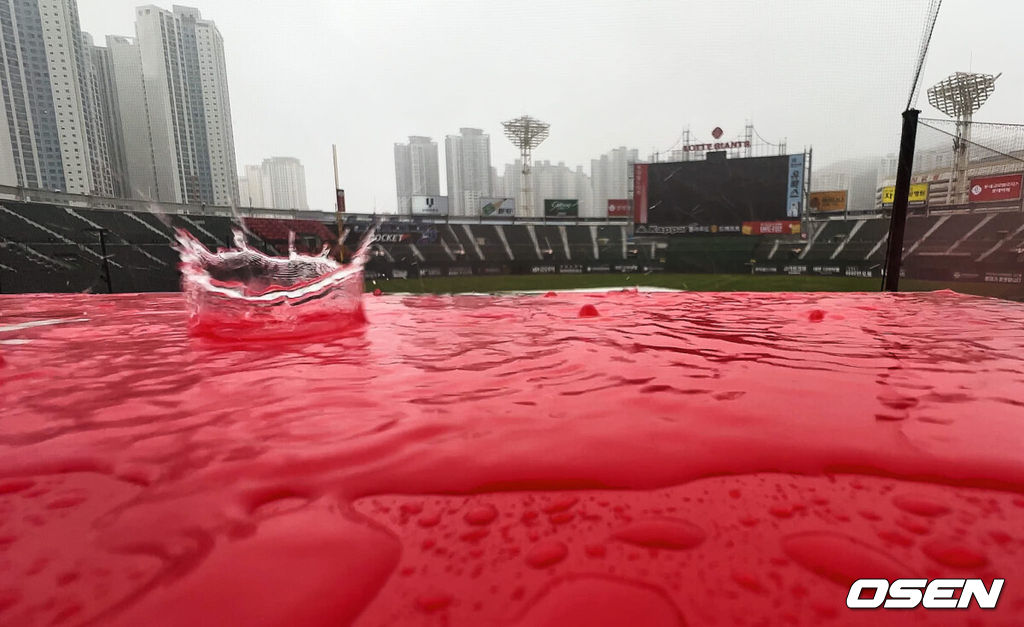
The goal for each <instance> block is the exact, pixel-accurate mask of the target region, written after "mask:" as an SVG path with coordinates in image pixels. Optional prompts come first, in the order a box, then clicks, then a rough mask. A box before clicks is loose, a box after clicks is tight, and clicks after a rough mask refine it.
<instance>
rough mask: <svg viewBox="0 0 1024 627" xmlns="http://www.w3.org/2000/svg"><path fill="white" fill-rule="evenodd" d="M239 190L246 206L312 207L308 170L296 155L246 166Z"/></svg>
mask: <svg viewBox="0 0 1024 627" xmlns="http://www.w3.org/2000/svg"><path fill="white" fill-rule="evenodd" d="M238 190H239V198H240V201H241V205H242V206H243V207H256V208H263V209H291V210H294V209H309V201H308V200H307V198H306V169H305V168H304V167H303V166H302V162H301V161H299V160H298V159H295V158H293V157H272V158H270V159H264V160H263V163H262V164H261V165H247V166H245V174H243V175H242V176H240V177H238Z"/></svg>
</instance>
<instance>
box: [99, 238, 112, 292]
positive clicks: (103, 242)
mask: <svg viewBox="0 0 1024 627" xmlns="http://www.w3.org/2000/svg"><path fill="white" fill-rule="evenodd" d="M99 231H100V251H101V252H102V253H103V278H105V279H106V280H107V293H108V294H113V293H114V286H113V285H112V283H111V280H110V263H109V262H108V260H107V238H106V237H105V236H104V233H105V232H106V231H105V230H104V229H100V230H99Z"/></svg>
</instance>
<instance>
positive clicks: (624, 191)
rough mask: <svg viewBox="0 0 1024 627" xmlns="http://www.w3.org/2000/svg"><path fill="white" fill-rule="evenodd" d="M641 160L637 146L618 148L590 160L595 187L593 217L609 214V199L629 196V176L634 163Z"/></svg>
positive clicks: (592, 181)
mask: <svg viewBox="0 0 1024 627" xmlns="http://www.w3.org/2000/svg"><path fill="white" fill-rule="evenodd" d="M638 160H639V152H638V151H637V149H635V148H626V147H625V146H623V147H621V148H616V149H614V150H612V151H610V152H608V153H607V154H604V155H601V157H600V158H599V159H592V160H591V161H590V179H591V186H592V189H593V205H592V207H593V209H592V216H593V217H604V216H606V215H607V210H608V200H609V199H612V200H616V199H625V198H629V194H630V193H631V190H630V189H629V177H630V174H631V169H632V167H633V166H632V164H634V163H636V162H637V161H638Z"/></svg>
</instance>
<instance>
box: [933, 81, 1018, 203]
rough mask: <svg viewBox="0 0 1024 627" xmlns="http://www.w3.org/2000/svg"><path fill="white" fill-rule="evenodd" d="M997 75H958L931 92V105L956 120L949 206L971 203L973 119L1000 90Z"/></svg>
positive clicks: (947, 198)
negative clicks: (969, 167)
mask: <svg viewBox="0 0 1024 627" xmlns="http://www.w3.org/2000/svg"><path fill="white" fill-rule="evenodd" d="M1000 76H1002V74H997V75H995V76H992V75H991V74H974V73H971V72H955V73H954V74H951V75H950V76H949V77H948V78H946V79H945V80H943V81H941V82H939V83H936V84H935V85H933V86H932V87H930V88H929V89H928V104H930V105H931V106H933V107H935V108H936V109H938V110H939V111H942V112H943V113H945V114H946V115H948V116H949V117H951V118H953V119H955V120H956V135H955V136H954V138H953V171H952V174H951V176H950V181H949V187H948V191H947V192H946V203H947V204H949V202H950V200H951V197H953V198H955V199H956V203H957V204H961V203H966V202H967V181H968V178H967V167H968V158H969V154H968V153H969V146H970V143H971V120H972V118H973V117H974V113H975V112H976V111H977V110H978V109H980V108H981V105H983V104H985V101H986V100H988V97H989V96H991V95H992V92H994V91H995V89H996V79H997V78H999V77H1000Z"/></svg>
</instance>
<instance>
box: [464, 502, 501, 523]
mask: <svg viewBox="0 0 1024 627" xmlns="http://www.w3.org/2000/svg"><path fill="white" fill-rule="evenodd" d="M497 517H498V510H497V509H496V508H495V507H494V506H493V505H490V504H488V505H480V506H479V507H474V508H473V509H471V510H469V511H468V512H466V515H465V516H464V517H463V519H464V520H465V521H466V522H467V523H469V524H471V525H489V524H490V523H491V522H492V521H493V520H494V519H495V518H497Z"/></svg>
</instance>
